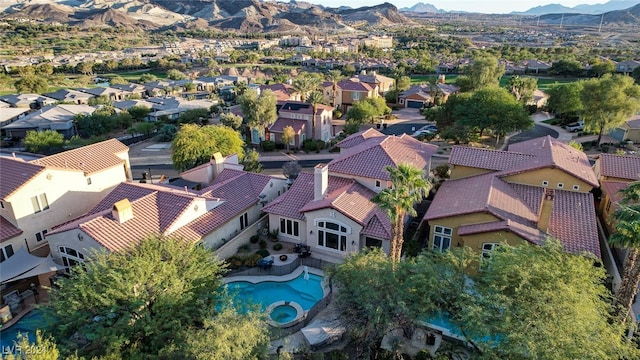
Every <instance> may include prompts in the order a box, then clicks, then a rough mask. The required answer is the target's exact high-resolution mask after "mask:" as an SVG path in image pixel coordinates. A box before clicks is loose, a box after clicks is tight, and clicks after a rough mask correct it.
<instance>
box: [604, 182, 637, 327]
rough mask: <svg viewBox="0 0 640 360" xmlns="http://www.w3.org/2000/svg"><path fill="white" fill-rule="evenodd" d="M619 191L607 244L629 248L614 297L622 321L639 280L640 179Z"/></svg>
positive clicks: (627, 313) (631, 301)
mask: <svg viewBox="0 0 640 360" xmlns="http://www.w3.org/2000/svg"><path fill="white" fill-rule="evenodd" d="M621 193H622V196H623V197H622V201H620V203H619V204H618V206H619V208H618V210H616V212H615V213H614V214H613V217H614V218H615V221H616V224H615V233H613V234H612V235H611V237H609V244H610V245H615V246H620V247H625V248H628V249H629V253H628V254H627V259H626V261H625V265H624V271H623V274H622V282H621V283H620V288H619V289H618V291H617V292H616V296H615V298H614V301H613V304H614V307H615V309H614V311H615V315H617V316H618V318H619V319H621V320H622V321H623V322H624V321H625V320H626V319H627V316H628V315H629V310H630V309H631V305H632V304H633V298H634V296H635V295H636V293H637V292H638V284H639V283H640V181H636V182H634V183H631V184H630V185H629V186H628V187H627V188H626V189H625V190H622V191H621Z"/></svg>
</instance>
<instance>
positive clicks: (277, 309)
mask: <svg viewBox="0 0 640 360" xmlns="http://www.w3.org/2000/svg"><path fill="white" fill-rule="evenodd" d="M225 286H226V289H227V291H229V293H230V294H231V296H233V298H234V299H235V300H236V305H237V306H238V307H239V309H240V311H246V310H247V309H249V308H250V307H251V306H254V305H257V306H259V307H260V308H261V309H262V311H266V312H268V313H269V314H268V315H269V319H270V320H271V321H270V323H271V324H274V326H277V325H278V324H279V325H280V326H290V325H293V324H294V323H295V322H296V321H297V320H300V319H301V318H302V317H303V316H304V313H305V312H306V311H308V310H309V309H311V308H312V307H313V306H314V305H315V304H317V303H318V301H320V300H322V298H323V297H324V294H325V292H324V288H323V286H322V276H320V275H317V274H311V273H309V274H305V273H301V274H300V275H298V276H297V277H295V278H293V279H291V280H287V281H256V282H255V283H254V282H249V281H230V282H228V283H227V284H226V285H225Z"/></svg>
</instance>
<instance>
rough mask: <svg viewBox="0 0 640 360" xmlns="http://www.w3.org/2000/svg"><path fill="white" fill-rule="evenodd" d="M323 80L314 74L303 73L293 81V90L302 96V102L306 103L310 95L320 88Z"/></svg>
mask: <svg viewBox="0 0 640 360" xmlns="http://www.w3.org/2000/svg"><path fill="white" fill-rule="evenodd" d="M321 82H322V78H321V77H319V76H317V75H316V74H313V73H302V74H301V75H299V76H298V77H296V78H295V79H293V84H292V85H293V89H294V90H295V91H296V92H297V93H298V94H300V100H302V101H303V102H304V101H306V99H307V97H308V96H309V93H311V92H312V91H315V90H317V89H318V88H319V87H320V83H321Z"/></svg>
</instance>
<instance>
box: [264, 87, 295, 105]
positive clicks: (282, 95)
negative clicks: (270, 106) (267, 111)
mask: <svg viewBox="0 0 640 360" xmlns="http://www.w3.org/2000/svg"><path fill="white" fill-rule="evenodd" d="M266 89H269V90H271V91H273V93H274V94H275V95H276V98H277V99H278V100H285V101H286V100H289V99H291V95H293V94H294V93H295V90H294V89H293V86H291V85H288V84H271V85H260V90H266Z"/></svg>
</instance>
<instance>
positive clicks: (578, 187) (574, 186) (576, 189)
mask: <svg viewBox="0 0 640 360" xmlns="http://www.w3.org/2000/svg"><path fill="white" fill-rule="evenodd" d="M571 189H572V190H573V191H579V190H580V185H573V187H572V188H571Z"/></svg>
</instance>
